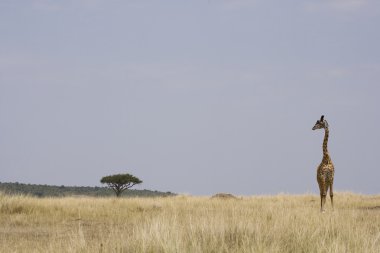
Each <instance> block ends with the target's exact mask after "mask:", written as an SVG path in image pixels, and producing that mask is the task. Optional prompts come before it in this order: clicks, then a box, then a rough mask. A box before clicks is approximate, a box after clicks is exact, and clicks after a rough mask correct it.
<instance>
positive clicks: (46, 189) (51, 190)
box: [0, 182, 176, 198]
mask: <svg viewBox="0 0 380 253" xmlns="http://www.w3.org/2000/svg"><path fill="white" fill-rule="evenodd" d="M0 192H4V193H6V194H11V195H17V194H23V195H30V196H36V197H41V198H42V197H67V196H78V195H80V196H92V197H114V196H115V193H114V192H113V191H112V190H111V189H110V188H107V187H98V186H95V187H91V186H64V185H61V186H55V185H39V184H22V183H18V182H16V183H2V182H0ZM174 195H176V194H175V193H172V192H160V191H151V190H135V189H133V190H127V191H125V192H123V193H122V195H121V197H167V196H174Z"/></svg>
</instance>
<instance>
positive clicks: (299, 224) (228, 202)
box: [0, 193, 380, 252]
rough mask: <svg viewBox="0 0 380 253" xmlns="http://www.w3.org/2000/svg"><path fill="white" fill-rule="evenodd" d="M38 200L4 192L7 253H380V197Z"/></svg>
mask: <svg viewBox="0 0 380 253" xmlns="http://www.w3.org/2000/svg"><path fill="white" fill-rule="evenodd" d="M334 201H335V210H332V209H331V205H330V203H329V202H327V211H326V212H325V213H321V212H320V211H319V196H317V195H311V194H305V195H286V194H280V195H273V196H251V197H239V198H236V199H234V198H231V199H230V198H210V197H192V196H174V197H163V198H95V197H94V198H90V197H63V198H35V197H29V196H10V195H6V194H3V193H0V252H380V195H358V194H352V193H337V194H335V198H334Z"/></svg>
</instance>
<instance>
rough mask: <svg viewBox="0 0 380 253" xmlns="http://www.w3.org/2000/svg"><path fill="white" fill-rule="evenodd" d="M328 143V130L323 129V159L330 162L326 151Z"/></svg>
mask: <svg viewBox="0 0 380 253" xmlns="http://www.w3.org/2000/svg"><path fill="white" fill-rule="evenodd" d="M328 141H329V129H328V128H327V127H326V128H325V138H324V139H323V146H322V148H323V159H327V160H330V156H329V151H328V150H327V142H328Z"/></svg>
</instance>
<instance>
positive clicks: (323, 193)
mask: <svg viewBox="0 0 380 253" xmlns="http://www.w3.org/2000/svg"><path fill="white" fill-rule="evenodd" d="M320 188H321V189H320V190H321V212H322V213H324V212H325V204H326V193H327V187H326V184H325V182H322V183H321V186H320Z"/></svg>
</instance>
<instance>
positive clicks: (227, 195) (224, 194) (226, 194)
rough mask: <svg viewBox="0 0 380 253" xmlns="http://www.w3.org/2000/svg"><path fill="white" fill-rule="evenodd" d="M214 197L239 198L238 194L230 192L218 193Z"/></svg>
mask: <svg viewBox="0 0 380 253" xmlns="http://www.w3.org/2000/svg"><path fill="white" fill-rule="evenodd" d="M211 198H212V199H238V198H237V197H236V196H234V195H232V194H230V193H217V194H215V195H214V196H212V197H211Z"/></svg>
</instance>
